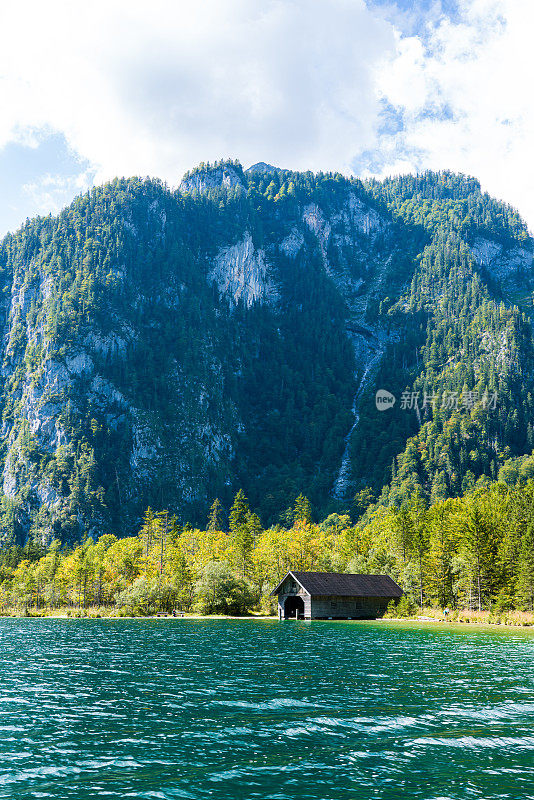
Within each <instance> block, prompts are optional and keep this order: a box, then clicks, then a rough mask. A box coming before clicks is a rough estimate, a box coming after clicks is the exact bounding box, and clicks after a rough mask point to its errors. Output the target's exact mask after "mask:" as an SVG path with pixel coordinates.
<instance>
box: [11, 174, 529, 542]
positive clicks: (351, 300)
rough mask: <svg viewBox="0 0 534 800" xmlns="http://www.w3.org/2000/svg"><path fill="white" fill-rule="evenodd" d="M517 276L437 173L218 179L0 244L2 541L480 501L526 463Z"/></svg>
mask: <svg viewBox="0 0 534 800" xmlns="http://www.w3.org/2000/svg"><path fill="white" fill-rule="evenodd" d="M532 259H533V243H532V240H531V239H530V237H529V235H528V232H527V230H526V228H525V226H524V224H523V223H522V221H521V220H520V218H519V217H518V215H517V214H516V213H515V212H514V211H513V210H512V209H510V208H509V207H507V206H505V205H503V204H502V203H498V202H496V201H494V200H492V199H491V198H490V197H488V196H487V195H485V194H482V193H481V191H480V186H479V184H478V183H477V182H476V181H475V180H473V179H469V178H465V177H463V176H457V175H453V174H450V173H441V174H434V173H425V174H424V175H421V176H418V177H403V178H397V179H391V180H387V181H385V182H383V183H379V182H375V181H372V182H369V183H367V184H362V183H361V182H360V181H358V180H355V179H347V178H344V177H342V176H340V175H330V174H329V175H323V174H318V175H314V174H312V173H294V172H289V171H283V170H278V169H275V168H273V167H270V166H269V165H265V164H261V165H256V167H252V168H251V169H250V170H247V171H246V172H244V171H243V170H242V168H241V166H240V165H239V164H237V163H233V162H224V163H220V164H217V165H214V166H209V165H201V166H200V167H199V168H198V169H197V170H195V171H193V172H192V173H190V174H188V175H186V176H185V178H184V180H183V181H182V184H181V185H180V187H179V188H178V189H177V190H175V191H171V190H170V189H169V188H168V187H166V186H165V185H163V184H161V183H160V182H158V181H154V180H140V179H130V180H115V181H113V182H111V183H109V184H106V185H104V186H101V187H98V188H96V189H94V190H92V191H91V192H90V193H89V194H87V195H84V196H82V197H79V198H77V199H76V200H75V201H74V202H73V203H72V204H71V205H70V206H69V207H68V208H66V209H65V210H64V211H63V212H62V213H61V214H60V215H59V216H57V217H46V218H38V219H34V220H31V221H28V222H27V223H26V224H25V225H24V226H23V227H22V228H21V230H19V231H18V232H17V233H15V234H14V235H8V236H7V237H5V239H4V240H3V242H2V243H1V244H0V268H1V276H0V280H1V284H2V314H1V317H0V319H1V320H2V340H1V347H2V353H1V357H2V386H1V390H2V399H1V404H2V409H1V413H2V429H1V435H2V445H1V452H0V459H1V467H2V472H3V496H2V523H1V524H2V538H3V541H4V542H7V541H13V540H17V541H19V542H21V541H24V540H25V539H26V538H27V536H28V534H30V535H31V536H35V537H37V538H38V539H40V540H42V541H45V542H46V541H50V540H51V539H52V538H55V537H59V538H61V539H63V540H64V541H74V540H77V539H80V538H83V537H84V536H85V535H86V534H93V535H94V534H99V533H102V532H114V533H118V534H126V533H131V532H132V530H135V529H136V526H137V525H138V522H139V518H140V515H141V514H142V512H143V511H144V509H145V508H146V507H147V506H148V505H152V506H154V507H157V508H168V509H169V510H170V511H171V512H173V513H176V514H177V515H178V517H179V518H180V519H182V520H185V519H193V520H194V519H200V520H203V519H204V518H205V513H206V509H207V507H208V506H209V504H210V503H211V500H212V499H213V498H214V497H216V496H218V497H220V498H221V500H222V501H223V503H228V502H229V500H230V498H231V497H232V496H233V494H234V493H235V490H236V489H237V488H240V487H242V488H243V489H244V490H245V492H246V493H247V495H248V497H249V499H250V502H251V506H252V507H253V508H256V509H257V510H258V511H259V513H260V514H261V517H262V521H263V522H264V523H265V524H270V523H273V522H276V521H277V520H278V519H279V515H280V514H281V513H282V512H283V511H284V509H286V508H287V507H288V506H289V505H291V504H292V502H293V500H294V498H295V497H296V495H298V494H299V493H300V492H302V493H304V494H305V495H307V496H308V497H309V498H310V500H311V502H312V505H313V507H314V509H315V511H316V513H317V514H323V513H326V512H327V511H330V510H344V509H346V508H349V507H350V502H351V498H352V497H353V495H354V493H355V492H356V491H358V490H360V489H362V488H364V487H366V486H370V487H371V489H372V490H373V492H374V493H375V495H376V496H378V495H380V494H381V495H382V501H383V502H384V503H389V502H391V503H395V504H397V503H398V502H399V501H400V500H402V499H403V497H405V496H408V495H409V494H410V493H412V492H413V491H414V490H416V489H418V488H419V490H420V491H421V493H422V494H423V495H426V496H428V497H432V499H434V500H435V499H440V498H444V497H447V496H450V495H456V494H458V493H460V492H461V491H462V490H465V489H466V488H469V487H470V486H471V485H472V484H473V483H474V482H475V481H476V479H477V478H478V477H479V476H480V475H482V474H487V475H489V476H493V477H495V476H496V475H497V472H498V470H499V468H500V467H501V466H502V464H503V463H504V461H505V460H506V458H508V457H509V456H520V455H522V454H525V453H529V452H531V450H532V448H533V447H534V437H533V432H532V418H533V410H532V402H533V401H532V394H531V392H532V388H531V387H532V369H533V362H532V357H533V355H532V331H531V325H530V311H531V306H532V289H533V288H534V283H533V280H534V273H533V269H532ZM378 388H383V389H386V390H388V391H390V392H392V393H394V394H395V396H396V398H397V401H396V403H395V405H394V406H393V408H390V409H389V410H387V411H379V410H377V408H376V405H375V399H374V395H375V392H376V390H377V389H378ZM403 393H404V394H403ZM418 393H419V394H418ZM425 393H426V401H427V402H426V403H425V402H424V400H425ZM423 405H424V407H423Z"/></svg>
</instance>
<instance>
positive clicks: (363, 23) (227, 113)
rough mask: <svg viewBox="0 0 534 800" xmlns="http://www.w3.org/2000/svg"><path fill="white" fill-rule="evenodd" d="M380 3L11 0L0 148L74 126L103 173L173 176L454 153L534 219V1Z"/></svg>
mask: <svg viewBox="0 0 534 800" xmlns="http://www.w3.org/2000/svg"><path fill="white" fill-rule="evenodd" d="M367 2H368V3H369V4H370V3H371V2H373V6H372V7H371V6H370V5H369V7H368V6H367V5H366V4H365V2H364V0H202V2H198V0H153V2H151V3H150V4H149V3H147V2H146V1H145V0H113V1H112V2H109V0H106V2H104V0H92V2H91V3H73V2H72V0H48V1H47V2H46V3H43V2H42V0H5V1H4V2H3V3H2V4H0V109H1V112H0V149H1V148H2V146H4V145H6V144H7V143H9V142H14V141H15V142H22V143H24V144H26V145H29V146H35V143H37V142H38V141H39V140H40V137H42V135H43V132H46V131H48V132H51V133H57V132H59V133H61V134H62V135H64V137H65V139H66V141H67V142H68V144H69V146H70V147H71V148H72V149H73V150H74V151H75V153H77V154H78V156H79V158H80V161H81V163H82V162H83V163H84V164H85V165H86V164H87V162H89V164H90V165H91V166H92V168H93V170H94V173H95V175H96V177H95V179H96V180H97V181H100V180H104V179H107V178H111V177H114V176H115V175H132V174H140V175H154V176H159V177H161V178H164V179H166V180H168V181H169V182H170V183H171V184H176V183H177V182H178V181H179V179H180V177H181V175H182V173H183V172H184V171H185V170H186V169H189V168H190V167H191V166H193V165H195V164H197V163H198V162H199V161H206V160H210V161H211V160H214V159H216V158H221V157H237V158H240V159H241V161H242V162H243V163H244V164H245V165H247V164H250V163H253V162H254V161H260V160H261V161H269V162H271V163H275V164H278V165H281V166H287V167H291V168H294V169H314V170H320V169H323V170H328V169H337V170H341V171H345V172H349V171H350V167H351V165H353V166H354V165H358V171H359V172H362V171H363V172H365V168H366V165H367V171H368V172H369V173H370V172H371V171H374V172H375V173H377V172H379V173H380V174H392V173H395V172H406V171H410V170H411V171H413V170H415V169H421V168H426V167H430V168H434V169H441V168H447V169H453V170H458V171H462V172H466V173H470V174H473V175H476V176H477V177H479V178H480V179H481V181H482V183H483V186H484V187H485V188H486V189H487V190H488V191H490V192H491V193H492V194H494V195H496V196H498V197H501V198H503V199H505V200H507V201H509V202H511V203H513V204H514V205H516V206H517V207H519V209H520V210H521V212H522V213H523V214H524V215H525V217H526V218H527V220H528V221H529V223H530V225H531V226H532V227H534V193H533V192H532V190H531V186H532V185H533V184H534V180H533V179H534V174H533V173H534V160H533V159H532V158H531V155H530V148H531V142H532V141H534V105H533V104H532V103H531V100H530V94H531V91H530V84H531V83H532V77H533V67H532V63H531V54H530V52H531V51H530V48H531V44H530V38H531V31H532V30H533V27H534V4H532V3H531V2H530V0H459V5H460V10H459V13H458V14H457V15H455V17H454V20H451V18H450V17H448V16H447V15H445V14H444V13H443V4H442V3H441V2H439V0H435V2H434V3H427V4H426V6H425V8H426V14H425V16H424V19H423V17H422V13H420V14H419V18H417V16H416V15H415V13H414V12H413V9H412V12H411V13H410V14H409V15H408V16H407V15H406V14H405V13H404V12H402V11H399V7H398V6H397V7H396V6H395V4H394V2H393V0H390V2H389V3H386V2H385V0H367ZM377 3H378V5H376V4H377ZM388 5H389V9H388ZM404 5H405V4H404ZM423 5H424V4H422V5H421V8H422V7H423ZM380 9H381V10H380ZM408 17H409V19H408ZM407 20H408V22H407ZM408 23H409V24H408ZM425 26H426V27H425ZM401 28H402V31H404V33H401ZM407 31H411V33H409V34H407V33H406V32H407ZM413 31H416V32H417V35H415V34H414V33H413ZM391 108H393V109H394V110H395V114H396V119H397V123H395V121H394V120H393V122H392V119H393V118H392V117H391V114H390V116H389V117H387V115H385V116H384V113H383V112H384V109H386V110H388V113H389V112H390V111H391ZM399 119H400V120H401V122H402V124H401V125H399V124H398V120H399ZM366 162H367V163H366ZM83 169H84V172H83V175H85V176H86V178H87V181H89V177H88V175H89V174H88V173H86V172H85V166H84V167H83ZM46 171H47V170H46V169H45V172H46ZM48 171H51V170H48ZM83 175H82V177H81V178H80V180H81V181H82V184H80V186H85V185H86V184H85V183H84V180H85V178H84V177H83ZM69 181H70V183H67V184H66V185H65V186H62V187H58V186H52V185H51V184H49V185H48V186H47V185H46V182H47V178H46V176H45V178H44V182H43V179H41V180H40V181H37V180H36V181H33V180H32V182H31V185H30V188H27V189H26V195H27V196H28V197H29V198H30V199H31V200H32V203H33V204H34V205H35V204H37V205H38V207H39V208H42V210H43V211H45V210H48V209H50V210H55V209H56V208H57V205H58V203H59V202H62V200H61V198H65V201H66V200H67V199H68V195H69V191H70V192H74V191H75V190H76V188H77V186H76V185H75V184H73V183H72V178H71V177H69ZM21 182H23V181H21ZM32 208H33V206H32Z"/></svg>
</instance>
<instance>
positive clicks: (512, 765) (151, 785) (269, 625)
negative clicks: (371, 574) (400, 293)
mask: <svg viewBox="0 0 534 800" xmlns="http://www.w3.org/2000/svg"><path fill="white" fill-rule="evenodd" d="M0 653H1V661H0V671H1V675H0V680H1V687H2V692H1V696H0V797H1V798H17V800H25V798H54V800H62V798H76V800H79V799H81V798H91V800H93V798H96V797H98V796H100V797H104V798H162V799H163V800H166V798H213V799H214V800H240V799H241V798H243V800H245V798H246V800H251V799H252V798H269V799H272V800H293V798H295V800H297V798H298V800H301V799H302V800H338V798H339V799H341V798H347V800H348V799H349V798H350V799H351V800H353V798H357V799H358V800H368V798H369V799H370V798H373V800H374V799H375V798H383V799H384V800H390V799H391V800H394V799H395V798H399V800H401V798H402V800H405V799H406V798H424V800H449V799H450V798H462V800H463V798H465V800H471V799H472V798H483V799H484V800H490V799H491V798H511V799H513V800H519V798H534V727H533V721H534V694H533V682H534V681H533V679H534V665H533V663H534V662H533V657H534V636H533V635H532V634H530V633H529V632H523V631H520V630H518V631H517V632H513V633H512V632H509V631H507V632H505V633H495V632H491V631H490V630H484V629H483V630H472V629H470V630H468V632H466V631H465V629H463V630H458V629H454V628H452V627H447V626H442V627H440V626H435V627H433V626H426V627H424V626H422V627H421V628H414V627H407V626H403V625H401V624H400V625H397V626H395V625H391V624H383V623H328V622H317V623H311V624H310V623H305V622H293V621H291V622H284V623H278V622H274V621H265V620H263V621H261V620H260V621H251V620H242V621H239V620H236V621H234V620H228V621H226V620H223V621H220V620H218V621H200V620H146V621H143V620H72V621H71V620H31V619H30V620H27V619H25V620H12V619H7V620H0Z"/></svg>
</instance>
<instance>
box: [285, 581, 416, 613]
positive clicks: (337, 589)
mask: <svg viewBox="0 0 534 800" xmlns="http://www.w3.org/2000/svg"><path fill="white" fill-rule="evenodd" d="M402 594H403V591H402V589H401V588H400V586H398V584H396V583H395V581H394V580H393V579H392V578H390V577H389V575H351V574H347V573H343V572H288V573H287V575H286V576H285V577H284V579H283V580H282V581H281V582H280V583H279V584H278V586H277V587H276V589H274V590H273V591H272V592H271V597H274V596H275V595H278V618H279V619H376V618H377V617H381V616H383V614H384V612H385V610H386V608H387V605H388V603H389V602H390V600H398V599H399V598H400V597H402Z"/></svg>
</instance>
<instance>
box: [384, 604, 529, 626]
mask: <svg viewBox="0 0 534 800" xmlns="http://www.w3.org/2000/svg"><path fill="white" fill-rule="evenodd" d="M386 619H395V620H396V621H399V620H411V621H413V622H445V623H448V622H454V623H461V624H468V625H511V626H515V627H523V628H528V627H530V626H533V625H534V614H533V613H531V612H529V611H515V610H510V611H499V612H495V611H491V610H489V611H471V610H470V609H467V608H463V609H457V610H452V611H450V612H449V613H448V614H447V615H446V616H445V615H444V614H443V611H442V610H441V609H437V608H423V610H422V611H421V612H420V613H417V614H415V615H413V616H409V617H394V616H392V617H386Z"/></svg>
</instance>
